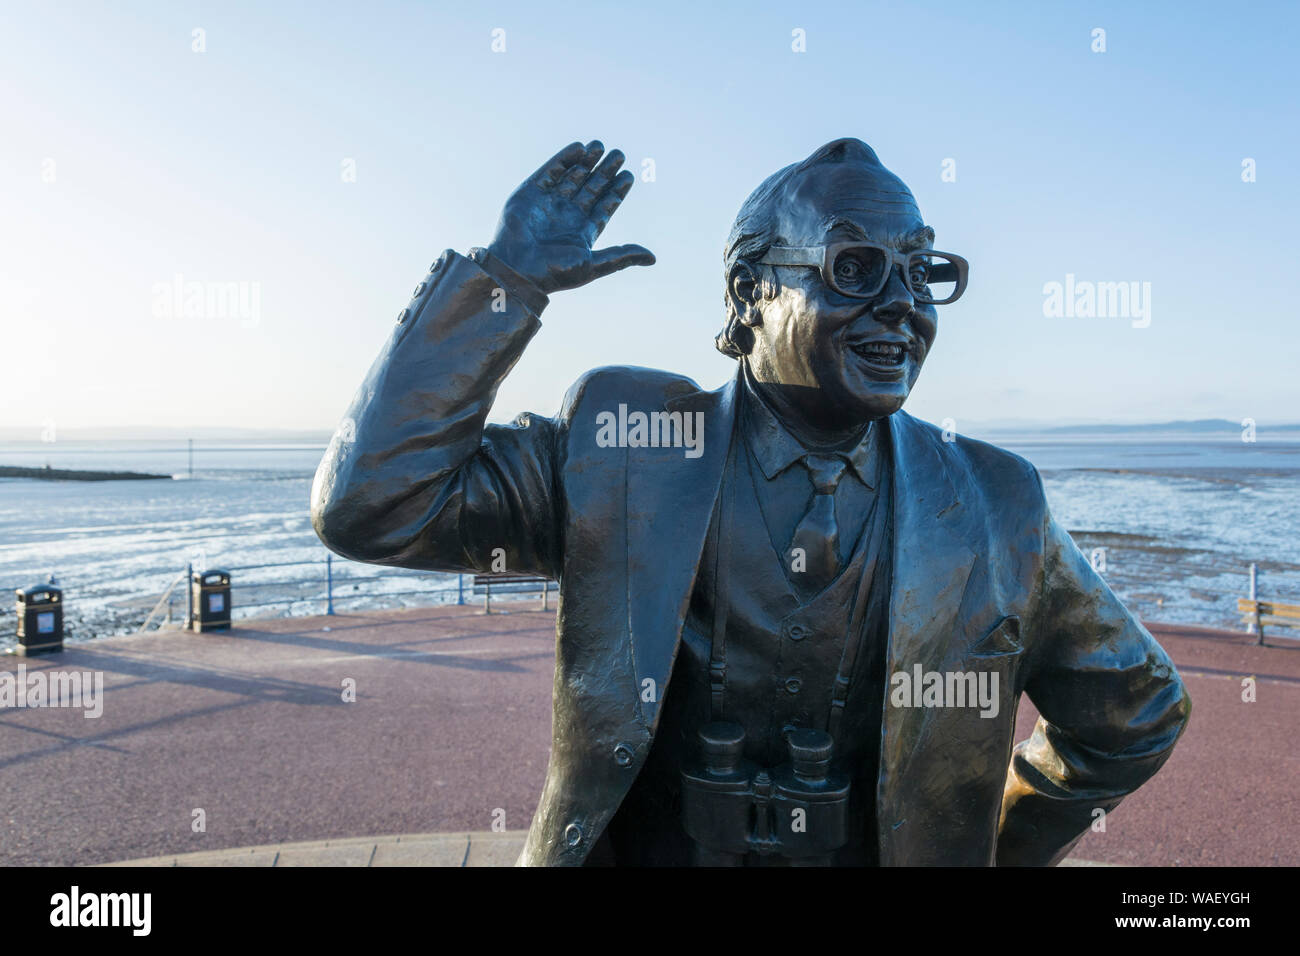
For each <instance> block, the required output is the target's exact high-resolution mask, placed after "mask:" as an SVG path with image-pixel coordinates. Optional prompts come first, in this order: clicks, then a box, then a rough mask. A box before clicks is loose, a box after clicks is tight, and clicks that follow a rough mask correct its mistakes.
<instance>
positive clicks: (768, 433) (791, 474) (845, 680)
mask: <svg viewBox="0 0 1300 956" xmlns="http://www.w3.org/2000/svg"><path fill="white" fill-rule="evenodd" d="M602 155H603V157H604V158H603V159H602ZM622 162H623V156H622V154H621V153H619V152H618V151H617V150H612V151H610V152H609V153H608V154H605V150H604V147H603V146H602V145H601V144H600V143H598V142H593V143H590V144H588V145H586V146H583V145H582V144H580V143H573V144H571V145H569V146H566V147H565V148H564V149H562V150H560V151H559V152H558V153H557V154H556V155H555V156H554V157H553V158H551V159H550V160H549V161H547V162H546V164H545V165H543V166H542V167H541V168H540V169H539V170H538V171H537V172H536V173H535V174H534V175H533V176H531V177H530V178H529V179H528V180H527V181H526V182H525V183H524V184H523V185H522V186H520V187H519V189H518V190H516V191H515V193H514V194H513V195H512V196H511V197H510V199H509V201H508V202H507V203H506V206H505V211H504V213H503V214H502V217H501V221H500V224H499V226H498V228H497V233H496V237H495V239H494V240H493V241H492V243H491V245H490V246H488V248H487V249H474V250H472V251H471V252H470V255H469V256H468V258H466V257H464V256H461V255H458V254H456V253H455V252H453V251H451V250H448V251H446V252H444V253H443V254H442V256H441V257H440V258H439V259H438V261H437V262H435V263H434V265H433V267H432V269H431V270H430V273H429V275H428V276H426V277H425V278H424V280H423V281H421V282H420V284H419V285H418V286H417V287H416V290H415V294H414V296H413V298H412V299H411V302H410V304H409V305H408V307H407V308H405V309H403V310H402V312H401V314H400V315H399V316H398V318H397V326H396V328H395V329H394V331H393V333H392V336H391V338H390V340H389V342H388V344H387V346H386V347H385V348H384V350H383V353H382V354H381V355H380V356H379V359H378V360H377V361H376V362H375V365H374V367H373V368H372V370H371V372H370V373H369V376H368V377H367V379H366V381H365V383H364V384H363V385H362V387H361V390H360V392H359V394H358V396H357V398H356V400H355V402H354V404H353V406H352V409H351V411H350V412H349V413H348V418H349V420H350V422H351V427H350V428H349V429H348V430H347V431H348V434H347V436H346V440H344V439H342V438H338V439H336V440H335V441H334V442H333V443H332V444H331V446H330V448H329V451H328V452H327V454H326V456H325V459H324V460H323V461H322V462H321V465H320V469H319V471H318V472H317V474H316V481H315V484H314V487H313V489H312V519H313V522H314V525H315V528H316V531H317V533H318V534H319V535H320V537H321V539H322V540H323V541H324V542H325V544H326V545H328V546H329V547H330V548H331V549H333V550H334V551H336V552H338V553H339V554H342V555H345V556H347V557H350V558H354V559H357V560H361V561H371V562H376V563H380V564H390V565H398V566H402V567H411V568H424V569H429V570H438V571H487V570H489V569H490V568H492V567H493V556H494V554H497V555H499V554H500V553H501V552H504V554H505V556H506V565H507V568H508V569H509V570H510V571H512V572H529V573H535V574H540V575H546V576H548V577H551V578H554V579H556V580H558V581H559V583H560V595H561V597H560V611H559V620H558V626H557V632H558V635H557V636H558V639H557V643H556V670H555V692H554V719H553V740H552V745H551V755H550V765H549V768H548V771H547V777H546V784H545V788H544V790H543V792H542V796H541V801H540V805H539V806H538V809H537V812H536V815H535V816H534V817H533V821H532V826H531V829H530V830H529V834H528V840H527V843H526V845H525V848H524V851H523V854H522V855H521V857H520V862H521V863H525V864H550V865H577V864H583V863H589V864H597V863H616V864H671V865H681V864H692V863H701V864H714V865H721V864H725V865H745V864H763V863H788V864H809V863H812V864H863V863H865V864H881V865H900V864H912V865H915V864H947V865H994V864H998V865H1007V864H1053V863H1056V862H1057V861H1059V860H1060V859H1061V858H1062V857H1064V856H1065V855H1066V853H1068V852H1069V850H1070V848H1071V847H1072V846H1073V845H1074V844H1075V842H1076V841H1077V840H1078V839H1079V837H1080V836H1081V835H1082V834H1083V833H1084V832H1085V831H1086V830H1087V829H1088V827H1089V825H1090V824H1091V823H1092V822H1093V821H1094V819H1095V818H1096V817H1097V811H1099V810H1100V811H1106V812H1109V811H1110V810H1111V809H1112V808H1113V807H1115V806H1116V805H1117V804H1118V803H1119V802H1120V800H1121V799H1123V797H1124V796H1125V795H1127V794H1128V793H1130V792H1132V791H1133V790H1134V789H1136V788H1137V787H1138V786H1140V785H1141V784H1142V783H1143V782H1144V781H1145V780H1146V779H1147V778H1148V777H1150V776H1151V775H1152V774H1153V773H1155V772H1156V770H1157V769H1159V767H1160V766H1161V765H1162V764H1163V763H1164V761H1165V760H1166V759H1167V758H1168V757H1169V754H1170V752H1171V751H1172V749H1173V746H1174V744H1175V742H1176V741H1177V739H1178V736H1179V734H1180V733H1181V732H1182V730H1183V728H1184V726H1185V725H1186V722H1187V719H1188V714H1189V712H1190V702H1189V699H1188V696H1187V693H1186V691H1185V689H1184V687H1183V684H1182V682H1181V681H1180V679H1179V677H1178V675H1177V673H1176V672H1175V670H1174V667H1173V665H1172V663H1171V662H1170V660H1169V658H1168V656H1167V655H1166V654H1165V652H1164V651H1163V650H1162V649H1161V648H1160V646H1159V645H1158V644H1157V643H1156V642H1155V640H1154V639H1153V638H1152V637H1151V635H1150V634H1149V633H1148V632H1147V631H1146V630H1145V629H1144V628H1143V627H1142V625H1141V624H1140V623H1138V621H1137V620H1135V619H1134V617H1133V616H1132V615H1131V614H1130V613H1129V612H1128V610H1126V609H1125V607H1124V605H1123V604H1122V603H1120V601H1119V600H1118V599H1117V598H1116V597H1115V596H1114V595H1113V594H1112V593H1111V591H1110V589H1109V588H1108V587H1107V586H1106V584H1105V583H1104V582H1103V581H1102V580H1101V578H1099V577H1098V576H1097V574H1096V573H1095V572H1094V571H1093V569H1092V568H1091V567H1090V565H1089V563H1088V561H1087V560H1086V559H1085V558H1084V557H1083V556H1082V554H1080V552H1079V550H1078V549H1077V548H1076V547H1075V545H1074V544H1073V542H1072V541H1071V539H1070V537H1069V535H1068V534H1067V533H1066V532H1065V531H1064V530H1063V529H1062V528H1061V527H1060V526H1059V525H1057V523H1056V522H1055V521H1054V520H1053V519H1052V516H1051V514H1050V513H1049V511H1048V508H1047V505H1046V502H1045V500H1044V495H1043V485H1042V482H1041V480H1040V479H1039V476H1038V473H1037V472H1036V471H1035V469H1034V468H1033V467H1032V466H1031V465H1030V464H1029V463H1027V462H1026V461H1025V460H1023V459H1022V458H1019V457H1017V456H1016V455H1013V454H1010V453H1009V452H1006V451H1003V450H1001V449H998V448H995V447H993V446H992V445H988V444H985V443H983V442H978V441H973V440H969V439H966V438H961V437H954V436H946V438H947V440H945V436H944V435H943V434H942V433H941V432H940V431H939V430H938V429H936V428H935V427H934V426H932V425H929V424H926V423H924V422H921V421H918V420H916V419H914V418H912V417H911V416H910V415H908V414H907V413H905V412H903V411H901V408H902V405H903V403H904V401H905V400H906V398H907V396H908V393H909V391H910V390H911V387H912V385H913V384H914V383H915V381H916V379H917V376H918V374H919V373H920V371H921V365H922V363H923V362H924V361H925V358H926V356H927V355H928V354H929V351H930V349H931V347H932V346H933V344H934V340H935V333H936V330H937V326H938V307H939V306H941V305H943V304H945V303H947V302H950V301H953V300H955V299H956V298H957V297H958V296H960V295H961V293H962V291H963V289H964V288H965V284H966V277H967V264H966V262H965V260H964V259H962V258H961V257H959V256H956V255H953V254H950V253H944V252H939V251H937V250H935V249H934V248H933V239H934V232H933V230H932V229H931V228H930V227H929V226H927V225H926V224H925V222H924V221H923V220H922V218H921V214H920V212H919V210H918V209H917V205H916V202H915V200H914V199H913V197H912V194H911V192H910V191H909V190H908V188H907V187H906V186H905V185H904V184H903V182H902V181H901V180H900V179H898V177H897V176H895V175H893V174H892V173H891V172H889V171H888V170H886V169H885V168H884V167H883V166H882V165H881V164H880V161H879V160H878V159H877V157H876V155H875V153H874V152H873V151H872V150H871V148H870V147H868V146H867V145H866V144H865V143H862V142H861V141H859V140H856V139H841V140H837V141H835V142H833V143H829V144H827V145H826V146H823V147H822V148H821V149H818V150H817V151H816V152H815V153H813V154H812V155H811V156H809V157H808V158H807V159H806V160H804V161H803V162H801V163H798V164H794V165H791V166H788V167H786V168H785V169H782V170H781V171H780V172H778V173H776V174H775V175H773V176H771V177H769V178H768V180H767V181H766V182H764V183H763V184H762V185H761V186H760V187H759V188H758V189H757V190H756V191H755V192H754V193H753V195H751V196H750V197H749V199H748V200H746V202H745V204H744V206H743V207H742V208H741V210H740V214H739V215H738V216H737V218H736V222H735V225H734V226H733V228H732V231H731V235H730V238H729V239H728V241H727V246H726V252H725V270H726V274H725V278H726V303H727V320H726V324H725V327H724V328H723V331H722V332H721V333H720V334H719V335H718V336H717V339H716V345H717V347H718V348H719V349H720V350H721V351H722V352H724V353H725V354H727V355H729V356H731V357H733V358H735V359H736V360H737V370H736V375H735V377H734V379H732V380H731V381H730V382H728V383H727V384H726V385H724V386H723V387H722V388H720V389H718V390H716V391H704V390H702V389H701V388H700V387H699V386H698V385H696V384H695V382H693V381H691V380H689V379H687V378H685V377H683V376H681V375H676V374H673V373H671V372H663V371H654V370H650V369H643V368H630V367H608V368H600V369H596V370H594V371H591V372H589V373H587V374H586V375H584V376H583V377H582V378H581V379H579V380H578V382H577V383H575V384H574V385H573V387H572V388H571V389H570V390H569V392H568V394H567V395H566V397H565V400H564V403H563V407H562V408H561V410H560V412H559V414H558V415H556V416H555V417H554V418H545V417H542V416H537V415H521V416H520V417H519V418H518V419H516V420H515V422H514V423H513V424H510V425H486V424H485V421H486V418H487V415H488V412H489V409H490V408H491V406H492V402H493V398H494V396H495V395H496V391H497V387H498V385H499V384H500V382H501V381H502V379H503V378H504V377H505V376H506V374H508V373H509V371H510V369H511V368H512V367H513V365H514V364H515V362H516V361H517V360H518V359H519V357H520V355H521V353H522V352H523V350H524V348H525V346H526V345H527V344H528V342H529V340H530V339H531V338H532V337H533V336H534V335H535V334H537V331H538V329H539V328H540V327H541V323H540V321H539V316H540V315H541V313H542V311H543V309H544V308H545V307H546V304H547V302H548V297H549V296H550V295H551V294H552V293H555V292H558V291H561V290H565V289H572V288H576V287H578V286H581V285H585V284H586V283H588V282H590V281H592V280H593V279H596V278H599V277H601V276H605V275H608V274H610V273H613V272H615V271H618V270H620V269H623V268H626V267H628V266H631V265H651V264H653V263H654V256H653V255H651V253H650V252H649V251H648V250H646V249H645V248H643V247H641V246H636V245H629V246H618V247H614V248H609V249H604V250H595V249H593V248H592V246H593V244H594V242H595V240H596V238H597V236H598V235H599V234H600V232H601V230H602V229H603V228H604V227H605V225H606V223H608V221H609V218H610V216H611V215H612V214H613V213H614V211H615V210H616V209H617V208H618V206H619V204H620V203H621V202H622V201H623V199H624V197H625V196H626V195H627V193H628V190H629V189H630V188H631V186H632V183H633V180H634V177H633V175H632V174H631V173H630V172H627V171H622V172H620V166H621V164H622ZM498 549H499V550H498ZM1022 692H1024V693H1027V694H1028V695H1029V697H1030V699H1031V700H1032V701H1033V702H1034V704H1035V706H1036V707H1037V708H1038V710H1039V712H1040V714H1041V715H1042V716H1041V717H1040V719H1039V721H1038V724H1037V726H1036V728H1035V730H1034V733H1033V736H1032V737H1031V739H1029V740H1028V741H1025V742H1023V743H1021V744H1019V745H1018V746H1015V747H1014V750H1013V744H1014V732H1015V714H1016V706H1017V702H1018V701H1019V698H1020V694H1021V693H1022Z"/></svg>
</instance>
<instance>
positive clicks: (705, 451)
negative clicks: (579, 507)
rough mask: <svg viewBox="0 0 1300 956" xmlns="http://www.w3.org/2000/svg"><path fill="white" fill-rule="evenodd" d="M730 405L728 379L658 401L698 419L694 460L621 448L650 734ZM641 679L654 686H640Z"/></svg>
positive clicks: (704, 526)
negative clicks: (700, 425)
mask: <svg viewBox="0 0 1300 956" xmlns="http://www.w3.org/2000/svg"><path fill="white" fill-rule="evenodd" d="M735 407H736V379H735V378H733V379H731V380H730V381H729V382H727V384H725V385H724V386H722V387H721V388H719V389H716V390H715V391H712V392H706V391H703V390H700V391H695V392H690V393H688V394H686V395H682V396H680V397H678V398H674V399H671V400H669V401H668V402H666V403H665V405H664V409H666V410H667V411H669V412H680V413H681V414H682V416H683V418H685V416H686V415H693V416H694V415H696V414H697V413H702V414H703V429H704V431H703V435H704V443H703V448H702V454H701V455H700V457H698V458H687V457H686V455H685V449H682V448H629V449H628V458H627V467H628V473H627V523H628V529H627V538H628V555H627V561H628V569H627V586H628V595H627V603H628V627H629V630H630V632H631V645H632V656H633V665H634V667H635V669H636V679H637V685H638V687H639V688H640V689H641V696H640V700H641V714H642V719H643V720H644V722H645V725H646V727H647V729H649V731H650V732H651V733H652V734H653V733H654V731H655V727H656V726H657V724H658V720H659V702H660V701H661V700H662V699H663V695H664V692H665V690H666V689H667V686H668V678H669V676H670V675H671V673H672V667H673V661H674V659H675V658H676V656H677V647H678V643H679V641H680V638H681V633H682V626H683V625H684V623H685V620H686V615H687V612H688V609H689V605H690V599H691V589H692V587H693V586H694V583H695V574H696V570H697V569H698V567H699V562H700V556H701V553H702V552H703V550H704V539H705V535H706V534H707V533H708V529H709V520H710V518H711V516H712V514H713V507H714V503H715V501H716V500H717V497H718V488H719V485H720V483H721V481H722V471H723V466H724V465H725V464H726V461H727V453H728V451H729V449H730V446H731V439H732V434H733V430H734V426H735ZM694 420H695V421H699V419H698V417H696V418H695V419H694ZM647 678H649V679H651V680H653V681H654V684H653V685H650V686H647V685H646V683H645V681H646V679H647ZM649 690H653V693H648V692H647V691H649ZM648 698H652V699H648Z"/></svg>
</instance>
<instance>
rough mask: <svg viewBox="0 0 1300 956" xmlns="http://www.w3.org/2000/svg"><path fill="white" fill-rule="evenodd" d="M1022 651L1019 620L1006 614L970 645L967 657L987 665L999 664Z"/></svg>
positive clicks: (1011, 658) (1013, 657)
mask: <svg viewBox="0 0 1300 956" xmlns="http://www.w3.org/2000/svg"><path fill="white" fill-rule="evenodd" d="M1024 649H1025V648H1024V645H1022V644H1021V643H1020V618H1019V617H1017V616H1016V615H1014V614H1008V615H1006V616H1004V617H1002V618H1000V619H999V620H998V621H997V623H995V624H994V625H993V626H992V627H991V628H989V629H988V631H987V632H986V633H985V635H984V636H983V637H981V638H980V639H979V640H978V641H976V642H975V643H974V644H972V645H971V647H970V650H969V651H968V652H967V657H968V658H969V659H971V660H980V661H985V662H987V663H1001V662H1003V661H1011V660H1014V659H1015V656H1016V655H1017V654H1020V653H1021V652H1022V651H1023V650H1024Z"/></svg>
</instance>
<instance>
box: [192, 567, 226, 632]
mask: <svg viewBox="0 0 1300 956" xmlns="http://www.w3.org/2000/svg"><path fill="white" fill-rule="evenodd" d="M190 593H191V594H192V595H193V598H194V603H193V608H194V610H193V612H192V617H191V618H190V630H192V631H200V632H201V631H216V630H221V629H223V628H228V627H230V574H229V572H227V571H195V572H194V574H193V576H192V577H191V578H190Z"/></svg>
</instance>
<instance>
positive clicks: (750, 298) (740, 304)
mask: <svg viewBox="0 0 1300 956" xmlns="http://www.w3.org/2000/svg"><path fill="white" fill-rule="evenodd" d="M762 294H763V293H762V287H761V285H760V283H759V279H758V276H757V275H755V273H754V270H753V269H752V268H750V266H749V263H747V262H744V261H741V262H737V263H736V264H735V265H734V266H732V267H731V274H730V275H728V276H727V296H728V298H730V300H731V307H732V308H733V309H734V310H735V313H736V316H737V317H738V318H739V319H740V321H741V322H742V323H743V324H745V325H747V326H749V327H750V328H754V327H756V326H759V325H761V324H762V314H761V313H760V312H759V310H758V303H759V300H760V299H761V298H762Z"/></svg>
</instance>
